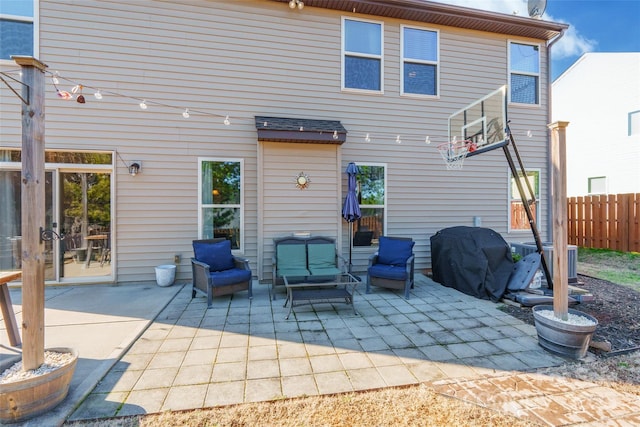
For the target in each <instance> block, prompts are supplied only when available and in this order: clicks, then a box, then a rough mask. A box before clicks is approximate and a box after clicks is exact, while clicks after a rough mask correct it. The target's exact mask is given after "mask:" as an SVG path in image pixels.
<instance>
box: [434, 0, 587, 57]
mask: <svg viewBox="0 0 640 427" xmlns="http://www.w3.org/2000/svg"><path fill="white" fill-rule="evenodd" d="M431 1H436V2H439V3H446V4H451V5H456V6H464V7H470V8H473V9H481V10H488V11H492V12H499V13H507V14H515V15H517V16H529V12H528V10H527V1H526V0H431ZM542 19H544V20H546V21H554V22H561V23H564V24H569V25H570V27H569V29H568V30H567V31H566V32H565V33H564V35H563V36H562V38H561V39H560V40H559V41H558V43H556V44H555V45H554V47H553V52H552V54H553V56H554V58H555V59H563V58H569V57H573V56H580V55H582V54H583V53H585V52H591V51H593V50H594V49H595V48H596V45H597V42H596V41H594V40H590V39H588V38H586V37H584V36H583V35H582V34H580V31H579V30H578V29H577V28H576V27H575V26H573V25H572V24H571V22H568V21H567V20H564V19H562V18H554V17H553V16H550V15H549V14H548V13H545V14H544V16H543V17H542Z"/></svg>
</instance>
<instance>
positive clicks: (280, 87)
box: [0, 0, 566, 284]
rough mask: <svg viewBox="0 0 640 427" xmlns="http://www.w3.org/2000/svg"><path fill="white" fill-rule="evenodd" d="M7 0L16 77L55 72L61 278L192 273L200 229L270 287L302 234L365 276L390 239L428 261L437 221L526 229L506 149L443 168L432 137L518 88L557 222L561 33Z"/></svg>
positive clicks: (319, 4)
mask: <svg viewBox="0 0 640 427" xmlns="http://www.w3.org/2000/svg"><path fill="white" fill-rule="evenodd" d="M0 2H2V4H3V9H2V12H1V13H2V15H0V20H1V21H2V25H3V29H4V28H11V29H12V31H13V34H15V37H14V38H13V39H10V38H8V39H7V41H6V40H5V39H3V40H2V49H1V53H2V58H1V59H0V71H1V72H2V73H3V76H11V77H14V78H15V79H17V80H19V79H20V74H19V72H20V69H19V67H18V66H17V65H16V64H15V63H14V62H13V61H12V60H11V55H31V56H35V57H36V58H38V59H40V60H41V61H42V62H43V63H45V64H46V65H47V66H48V68H47V70H46V73H45V74H46V87H45V97H46V125H45V135H46V137H45V145H46V150H47V151H46V159H45V161H46V183H45V185H46V197H47V200H46V224H43V228H45V229H51V230H54V231H56V232H57V233H58V234H61V235H64V236H65V238H64V239H63V240H54V241H48V242H45V254H46V260H45V262H46V272H45V275H46V281H47V283H50V284H60V283H115V282H117V283H128V282H146V281H153V280H154V266H156V265H160V264H171V263H174V262H176V263H177V280H183V281H185V280H190V278H191V269H190V263H189V258H190V257H191V256H192V249H191V241H192V240H194V239H198V238H211V237H227V238H228V239H230V240H231V242H232V248H233V252H234V254H237V255H241V256H243V257H246V258H248V259H249V260H250V265H251V267H252V270H253V274H254V278H255V279H257V280H259V281H260V282H264V283H266V282H268V281H270V279H271V262H272V261H271V260H272V255H273V239H274V238H277V237H282V236H287V235H292V234H294V233H301V234H307V233H308V234H310V235H323V236H327V237H330V238H334V239H336V241H337V242H338V246H339V249H340V250H341V252H342V253H343V254H347V253H351V256H352V263H353V271H355V272H356V273H357V272H363V271H364V270H365V269H366V265H367V258H368V257H369V255H371V254H372V253H373V252H375V250H376V248H377V241H378V239H379V237H380V236H382V235H390V236H399V237H411V238H413V239H414V241H415V242H416V244H415V247H414V253H415V266H416V269H417V270H418V271H421V270H423V269H426V268H429V267H430V264H431V260H430V253H431V248H430V243H429V242H430V240H429V239H430V237H431V236H432V235H434V234H435V233H436V232H437V231H438V230H440V229H443V228H447V227H451V226H456V225H469V226H472V225H476V226H483V227H488V228H491V229H494V230H495V231H497V232H498V233H500V234H501V235H503V236H504V237H505V239H506V240H507V241H511V242H522V241H531V240H532V236H531V231H530V228H529V223H528V221H527V219H526V217H525V216H524V213H523V209H522V202H521V200H520V196H519V194H518V193H517V188H516V186H515V179H518V178H517V177H512V176H511V172H510V170H509V167H508V164H507V162H506V161H505V158H504V154H503V153H502V150H499V149H496V150H491V151H487V152H485V153H482V155H478V156H474V157H469V158H468V159H466V161H465V163H464V166H463V168H462V169H460V170H447V168H446V167H445V164H444V163H443V160H442V157H441V156H440V154H439V152H438V149H437V148H436V147H437V145H439V144H441V143H445V142H448V141H449V139H450V135H449V123H448V119H449V116H451V115H452V114H453V113H456V112H458V111H460V110H461V109H463V108H464V107H465V106H467V105H469V104H472V103H474V102H476V101H477V100H479V99H481V98H483V97H485V96H486V95H487V94H490V93H492V92H494V91H496V90H497V89H499V88H501V87H502V86H505V85H506V91H505V92H504V93H505V95H504V96H505V105H506V115H507V117H506V118H507V119H508V120H509V121H510V122H509V126H510V130H511V132H512V135H513V137H514V139H515V140H516V141H517V142H518V148H519V150H520V153H521V155H522V157H523V160H524V162H525V164H526V166H527V168H528V173H527V175H528V176H527V179H529V180H530V182H532V183H533V188H534V191H535V193H536V194H535V196H536V204H535V206H533V211H534V214H535V217H536V218H535V219H536V222H537V224H538V226H539V228H540V230H541V234H542V239H543V240H549V238H550V236H551V230H549V225H550V219H549V215H550V213H549V212H550V207H549V204H550V194H549V177H550V171H549V165H548V158H549V152H548V151H549V149H548V146H549V136H548V128H547V125H548V123H549V122H550V117H549V90H550V87H549V50H550V48H549V45H550V43H551V42H552V41H553V40H554V39H556V38H557V37H559V36H560V35H561V34H562V32H563V31H564V30H565V29H566V26H565V25H563V24H557V23H552V22H548V21H543V20H537V19H532V18H528V17H519V16H512V15H504V14H498V13H492V12H486V11H479V10H474V9H469V8H462V7H457V6H451V5H446V4H441V3H432V2H428V1H418V0H399V1H377V2H368V1H365V2H363V1H347V0H345V1H329V0H307V1H304V3H303V2H300V1H298V2H295V1H294V2H289V1H288V0H238V1H222V0H211V1H206V0H191V1H188V2H182V1H177V0H175V1H171V0H169V1H151V0H149V1H144V2H130V1H126V0H101V1H97V0H95V1H94V0H85V1H82V2H65V1H55V0H33V1H31V0H28V1H25V2H20V3H25V4H29V5H31V7H30V8H25V9H22V10H8V9H7V8H5V7H4V5H5V3H7V2H6V1H4V0H0ZM8 3H9V4H11V3H12V2H8ZM13 3H16V2H13ZM290 3H292V5H293V6H294V7H293V8H292V7H290ZM300 4H304V7H300V6H299V5H300ZM3 34H4V30H3ZM3 37H4V36H3ZM5 80H7V81H11V82H13V80H10V79H9V78H5ZM13 86H18V87H19V86H20V85H19V84H17V83H15V82H14V83H13ZM0 95H1V99H0V122H1V128H2V133H1V134H0V210H1V211H2V214H1V215H0V270H15V269H19V268H20V236H21V210H22V207H21V203H20V200H21V198H20V194H21V189H20V173H21V132H22V131H21V116H20V114H21V113H20V111H21V100H20V99H19V98H18V97H17V96H15V94H14V93H12V91H11V90H10V88H9V87H7V85H3V86H1V87H0ZM80 95H82V98H80ZM81 100H84V102H81ZM350 162H354V163H356V164H357V165H358V168H359V171H360V173H359V174H358V176H357V188H356V191H357V196H358V203H359V205H360V209H361V213H362V217H361V218H360V219H359V220H357V221H356V222H355V223H354V224H353V230H351V228H350V224H348V223H347V222H345V220H343V218H342V216H341V209H342V203H343V200H344V197H345V196H346V193H347V175H346V174H345V169H346V167H347V165H348V164H349V163H350ZM132 166H133V167H132ZM133 172H135V173H133ZM522 179H524V178H522ZM356 234H357V236H358V238H357V239H355V240H354V237H355V235H356ZM363 235H366V236H367V238H364V239H363V238H361V236H363ZM89 249H91V250H89ZM89 253H91V259H87V257H88V254H89Z"/></svg>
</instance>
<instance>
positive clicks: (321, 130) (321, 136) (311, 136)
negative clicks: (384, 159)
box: [256, 116, 347, 145]
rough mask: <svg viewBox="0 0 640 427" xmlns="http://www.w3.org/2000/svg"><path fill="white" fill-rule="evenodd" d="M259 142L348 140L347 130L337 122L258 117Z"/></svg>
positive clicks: (342, 141) (316, 142)
mask: <svg viewBox="0 0 640 427" xmlns="http://www.w3.org/2000/svg"><path fill="white" fill-rule="evenodd" d="M256 130H257V131H258V141H269V142H296V143H307V144H338V145H342V144H343V143H344V142H345V141H346V140H347V130H346V129H345V128H344V126H342V124H341V123H340V122H339V121H337V120H311V119H297V118H290V117H266V116H256Z"/></svg>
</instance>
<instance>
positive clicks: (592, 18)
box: [436, 0, 640, 79]
mask: <svg viewBox="0 0 640 427" xmlns="http://www.w3.org/2000/svg"><path fill="white" fill-rule="evenodd" d="M436 1H440V2H442V3H449V4H455V5H458V6H465V7H472V8H475V9H484V10H490V11H494V12H501V13H509V14H512V13H514V12H516V13H517V14H518V15H519V16H528V13H527V1H526V0H436ZM542 19H544V20H548V21H554V22H562V23H565V24H569V25H570V28H569V30H568V31H567V32H566V33H565V35H564V36H563V37H562V39H561V40H560V41H559V42H558V43H556V44H555V45H554V46H553V48H552V52H551V55H552V61H553V62H552V64H551V69H552V71H551V72H552V78H553V79H555V78H556V77H558V76H559V75H560V74H562V72H564V71H565V70H566V69H567V68H569V67H570V66H571V65H572V64H573V63H574V62H575V61H576V60H577V59H578V58H580V56H582V54H583V53H586V52H640V0H547V8H546V11H545V14H544V16H543V17H542Z"/></svg>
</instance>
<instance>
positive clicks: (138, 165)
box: [129, 160, 142, 176]
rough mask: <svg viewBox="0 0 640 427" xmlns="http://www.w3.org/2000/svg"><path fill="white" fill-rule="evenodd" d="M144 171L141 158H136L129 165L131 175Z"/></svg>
mask: <svg viewBox="0 0 640 427" xmlns="http://www.w3.org/2000/svg"><path fill="white" fill-rule="evenodd" d="M140 172H142V162H141V161H140V160H134V161H133V162H131V164H130V165H129V175H131V176H136V175H138V174H139V173H140Z"/></svg>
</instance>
